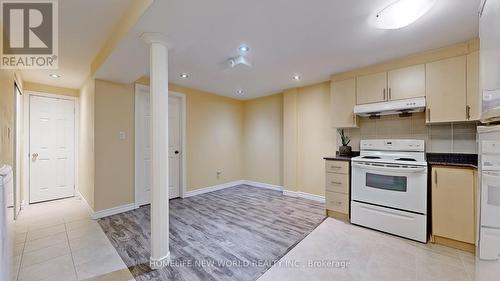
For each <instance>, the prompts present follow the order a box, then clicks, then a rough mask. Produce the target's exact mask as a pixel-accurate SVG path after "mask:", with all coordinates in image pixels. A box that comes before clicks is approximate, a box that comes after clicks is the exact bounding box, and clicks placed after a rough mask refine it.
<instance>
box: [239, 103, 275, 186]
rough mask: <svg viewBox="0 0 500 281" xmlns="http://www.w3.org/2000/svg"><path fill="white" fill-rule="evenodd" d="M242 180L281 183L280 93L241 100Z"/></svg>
mask: <svg viewBox="0 0 500 281" xmlns="http://www.w3.org/2000/svg"><path fill="white" fill-rule="evenodd" d="M243 124H244V125H243V130H244V135H243V136H244V137H243V154H244V157H243V171H244V172H243V175H244V179H246V180H251V181H256V182H262V183H267V184H273V185H279V186H281V185H283V179H282V178H283V164H282V161H283V156H282V155H283V145H282V144H283V95H282V94H277V95H272V96H267V97H262V98H258V99H253V100H249V101H245V102H244V121H243Z"/></svg>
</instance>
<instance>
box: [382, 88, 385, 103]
mask: <svg viewBox="0 0 500 281" xmlns="http://www.w3.org/2000/svg"><path fill="white" fill-rule="evenodd" d="M382 92H383V93H384V100H385V88H384V90H383V91H382Z"/></svg>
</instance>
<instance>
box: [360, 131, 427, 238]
mask: <svg viewBox="0 0 500 281" xmlns="http://www.w3.org/2000/svg"><path fill="white" fill-rule="evenodd" d="M360 148H361V153H360V156H358V157H354V158H352V162H351V165H352V180H351V182H352V194H351V222H352V223H353V224H357V225H361V226H365V227H368V228H372V229H376V230H380V231H383V232H387V233H391V234H394V235H398V236H401V237H405V238H409V239H412V240H416V241H420V242H423V243H426V242H427V237H428V235H427V162H426V161H425V143H424V141H423V140H362V141H361V144H360Z"/></svg>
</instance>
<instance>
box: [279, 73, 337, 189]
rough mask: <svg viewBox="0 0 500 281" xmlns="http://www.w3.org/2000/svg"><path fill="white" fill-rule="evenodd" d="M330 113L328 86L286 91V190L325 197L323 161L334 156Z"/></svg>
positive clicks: (323, 84)
mask: <svg viewBox="0 0 500 281" xmlns="http://www.w3.org/2000/svg"><path fill="white" fill-rule="evenodd" d="M330 111H331V110H330V83H329V82H324V83H319V84H315V85H311V86H307V87H303V88H298V89H292V90H288V91H285V98H284V107H283V114H284V125H283V126H284V142H283V144H284V145H283V149H284V158H283V159H284V160H283V162H284V163H285V165H284V186H285V189H287V190H290V191H299V192H305V193H309V194H314V195H319V196H324V193H325V189H324V186H325V164H324V160H323V157H325V156H328V155H332V154H333V153H335V148H336V140H335V130H334V129H333V128H332V127H331V124H330V114H331V112H330Z"/></svg>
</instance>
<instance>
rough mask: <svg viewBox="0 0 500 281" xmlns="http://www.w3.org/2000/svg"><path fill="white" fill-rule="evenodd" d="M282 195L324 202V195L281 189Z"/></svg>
mask: <svg viewBox="0 0 500 281" xmlns="http://www.w3.org/2000/svg"><path fill="white" fill-rule="evenodd" d="M283 195H286V196H290V197H300V198H304V199H309V200H314V201H317V202H321V203H325V197H324V196H320V195H315V194H311V193H305V192H300V191H289V190H283Z"/></svg>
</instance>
